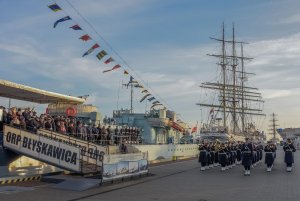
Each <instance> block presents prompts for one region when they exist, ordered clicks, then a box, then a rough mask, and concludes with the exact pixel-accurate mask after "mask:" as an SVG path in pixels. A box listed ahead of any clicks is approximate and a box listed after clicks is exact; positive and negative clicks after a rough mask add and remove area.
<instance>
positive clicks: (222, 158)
mask: <svg viewBox="0 0 300 201" xmlns="http://www.w3.org/2000/svg"><path fill="white" fill-rule="evenodd" d="M218 155H219V163H220V165H221V171H225V170H226V164H227V149H226V147H225V144H224V143H222V144H221V146H220V150H219V154H218Z"/></svg>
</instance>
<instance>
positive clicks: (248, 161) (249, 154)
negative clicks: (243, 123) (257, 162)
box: [242, 138, 253, 175]
mask: <svg viewBox="0 0 300 201" xmlns="http://www.w3.org/2000/svg"><path fill="white" fill-rule="evenodd" d="M245 140H246V142H245V143H244V144H243V145H242V164H243V165H244V168H245V173H244V175H250V167H251V165H252V159H253V145H252V143H251V142H250V140H249V138H246V139H245Z"/></svg>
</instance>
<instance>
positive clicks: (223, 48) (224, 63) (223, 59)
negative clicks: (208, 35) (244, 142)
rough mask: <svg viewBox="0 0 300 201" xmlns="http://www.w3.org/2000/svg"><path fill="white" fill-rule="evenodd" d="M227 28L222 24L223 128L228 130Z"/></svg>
mask: <svg viewBox="0 0 300 201" xmlns="http://www.w3.org/2000/svg"><path fill="white" fill-rule="evenodd" d="M225 54H226V52H225V28H224V22H223V24H222V55H223V58H222V62H221V67H222V76H223V86H222V92H223V98H222V106H223V127H224V128H226V93H225V92H226V90H225V87H226V63H227V62H226V58H225Z"/></svg>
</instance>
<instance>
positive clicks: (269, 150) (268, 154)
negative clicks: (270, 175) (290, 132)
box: [264, 141, 275, 172]
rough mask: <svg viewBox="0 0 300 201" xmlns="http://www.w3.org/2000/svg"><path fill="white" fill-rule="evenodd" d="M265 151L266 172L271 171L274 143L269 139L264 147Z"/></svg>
mask: <svg viewBox="0 0 300 201" xmlns="http://www.w3.org/2000/svg"><path fill="white" fill-rule="evenodd" d="M264 151H265V164H267V172H271V170H272V167H273V163H274V159H275V158H274V151H275V148H274V145H273V144H272V143H271V141H268V144H267V145H266V146H265V148H264Z"/></svg>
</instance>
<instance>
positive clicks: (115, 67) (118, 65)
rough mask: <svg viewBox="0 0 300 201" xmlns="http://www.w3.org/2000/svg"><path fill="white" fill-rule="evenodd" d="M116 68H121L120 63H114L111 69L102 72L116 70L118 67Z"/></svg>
mask: <svg viewBox="0 0 300 201" xmlns="http://www.w3.org/2000/svg"><path fill="white" fill-rule="evenodd" d="M118 68H121V65H120V64H117V65H115V66H114V67H113V68H112V69H109V70H104V71H103V72H102V73H107V72H109V71H112V70H116V69H118Z"/></svg>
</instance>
